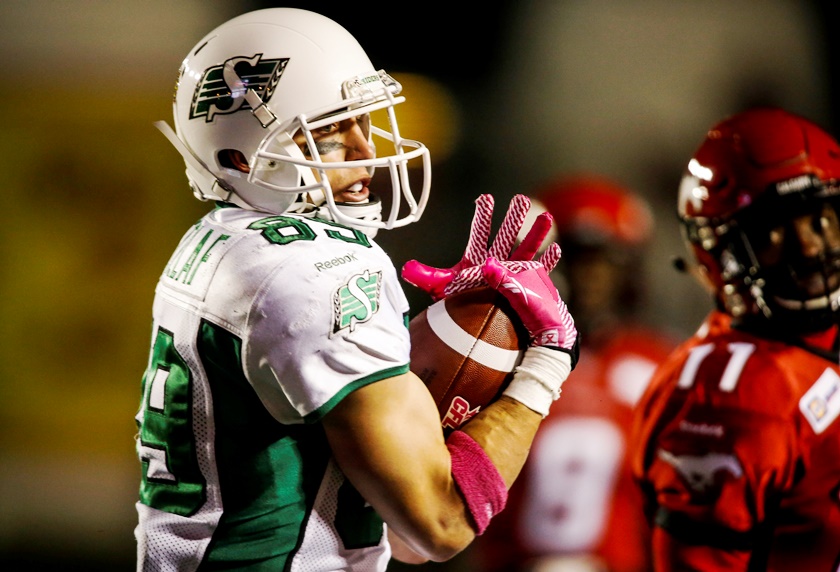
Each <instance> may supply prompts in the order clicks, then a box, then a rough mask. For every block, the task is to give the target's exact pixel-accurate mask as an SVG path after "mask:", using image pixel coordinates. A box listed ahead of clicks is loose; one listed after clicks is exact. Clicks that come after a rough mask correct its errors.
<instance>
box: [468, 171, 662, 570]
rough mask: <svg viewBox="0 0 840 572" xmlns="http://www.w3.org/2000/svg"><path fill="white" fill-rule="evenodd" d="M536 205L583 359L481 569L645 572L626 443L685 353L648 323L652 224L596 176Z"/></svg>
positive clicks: (544, 193)
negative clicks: (656, 374)
mask: <svg viewBox="0 0 840 572" xmlns="http://www.w3.org/2000/svg"><path fill="white" fill-rule="evenodd" d="M533 198H534V204H535V206H540V205H542V206H543V207H544V209H546V210H548V211H549V212H551V214H552V215H553V216H554V217H555V222H556V231H557V233H558V236H557V239H558V242H559V243H560V246H561V247H562V249H563V256H562V258H561V260H560V266H558V270H556V271H555V272H554V273H553V274H552V278H553V279H555V280H556V282H557V285H558V288H559V290H560V292H561V293H562V294H563V296H564V299H565V300H567V301H568V305H569V308H570V310H571V311H572V312H574V316H575V323H576V324H577V326H578V328H579V331H580V332H581V336H582V337H581V343H582V346H581V358H580V362H579V364H578V367H577V368H576V369H575V372H574V383H571V384H568V386H566V387H564V389H563V397H562V399H560V400H558V401H557V402H556V403H555V404H554V407H553V408H552V409H551V412H550V414H549V416H548V417H547V418H546V420H545V421H544V423H543V425H542V427H541V428H540V431H539V433H538V434H537V437H536V439H535V441H534V445H533V447H532V451H531V455H530V456H529V459H528V463H527V464H526V467H525V469H524V472H523V476H522V477H521V478H520V480H519V481H518V482H517V483H516V485H515V486H514V487H513V488H512V489H511V495H510V498H509V501H508V506H507V508H506V509H505V510H504V511H503V512H502V513H501V514H500V515H498V516H497V517H496V519H495V520H494V521H493V523H492V525H491V526H490V527H489V529H488V530H487V532H486V533H485V534H484V535H483V536H482V537H479V539H478V541H477V543H476V544H475V546H474V548H473V556H474V560H475V561H476V563H477V569H479V570H482V571H484V572H502V571H506V572H511V571H520V572H523V571H529V572H535V571H540V572H545V571H551V572H559V571H564V572H566V571H572V570H574V571H575V572H580V571H585V572H594V571H599V572H601V571H609V572H641V571H644V570H647V569H648V566H649V558H648V551H647V545H648V539H647V526H646V524H645V523H644V520H643V514H642V510H641V499H640V496H639V493H638V492H637V491H636V489H635V488H634V486H633V483H632V481H631V479H630V471H629V465H628V464H627V458H626V449H627V447H626V441H627V438H628V432H629V429H630V423H631V419H632V407H633V405H634V404H635V402H636V400H637V399H638V397H639V396H640V395H641V392H642V391H643V389H644V387H645V385H646V384H647V382H648V380H649V378H650V375H651V374H652V372H653V370H654V368H655V366H656V365H657V364H658V362H659V361H661V360H662V359H664V357H665V356H666V355H667V353H668V352H669V351H670V349H672V348H673V346H674V345H675V340H674V339H672V338H671V336H670V335H667V334H665V333H662V332H659V331H656V330H653V329H652V328H651V327H648V326H645V325H644V324H642V323H641V321H640V320H639V318H638V315H639V311H640V309H641V307H642V305H643V302H644V291H645V284H644V276H645V274H644V272H643V271H642V269H641V264H642V262H643V258H644V255H645V249H646V247H647V246H648V244H649V242H650V239H651V237H652V232H653V217H652V214H651V211H650V208H649V206H648V204H647V203H646V202H645V201H644V200H643V199H642V198H641V197H640V196H639V195H637V194H636V193H634V192H631V191H630V190H628V189H627V188H625V187H623V186H621V185H619V184H618V183H616V182H613V181H611V180H607V179H605V178H603V177H601V176H595V175H592V174H588V173H584V174H580V175H573V176H568V177H564V178H560V179H557V180H554V181H552V182H550V183H549V184H548V185H546V186H544V187H542V188H539V189H538V190H537V192H536V193H535V194H534V195H533ZM534 210H537V209H534Z"/></svg>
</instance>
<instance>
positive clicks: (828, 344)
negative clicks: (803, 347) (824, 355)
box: [802, 324, 838, 351]
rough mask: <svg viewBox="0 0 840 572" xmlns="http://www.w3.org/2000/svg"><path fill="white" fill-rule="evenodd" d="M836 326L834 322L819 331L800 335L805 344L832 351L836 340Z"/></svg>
mask: <svg viewBox="0 0 840 572" xmlns="http://www.w3.org/2000/svg"><path fill="white" fill-rule="evenodd" d="M837 329H838V326H837V325H836V324H835V325H833V326H831V327H830V328H828V329H827V330H823V331H821V332H812V333H809V334H803V335H802V341H803V342H805V343H806V344H807V345H809V346H811V347H815V348H819V349H821V350H826V351H832V350H833V349H834V344H835V341H836V340H837Z"/></svg>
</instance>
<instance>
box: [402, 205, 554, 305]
mask: <svg viewBox="0 0 840 572" xmlns="http://www.w3.org/2000/svg"><path fill="white" fill-rule="evenodd" d="M493 203H494V201H493V196H492V195H481V196H479V197H478V199H476V201H475V204H476V208H475V215H474V216H473V221H472V226H471V229H470V237H469V239H468V241H467V248H466V250H465V251H464V255H463V256H462V257H461V260H459V261H458V263H457V264H455V266H452V267H451V268H435V267H433V266H428V265H426V264H423V263H422V262H418V261H417V260H409V261H408V262H406V263H405V265H404V266H403V269H402V277H403V279H404V280H405V281H406V282H408V283H409V284H412V285H414V286H416V287H418V288H420V289H421V290H423V291H425V292H427V293H428V294H429V295H431V297H432V299H433V300H434V301H438V300H440V299H442V298H445V297H446V296H449V295H451V294H455V293H456V292H460V291H462V290H467V289H469V288H475V287H477V286H482V285H483V284H484V277H483V275H482V273H481V265H482V264H483V263H484V261H485V260H487V258H488V257H489V256H492V257H494V258H496V259H497V260H499V261H501V263H502V264H503V265H505V266H506V267H508V268H510V269H511V270H515V271H518V270H522V269H525V268H533V267H535V266H536V265H537V262H535V261H532V260H531V259H532V258H533V257H534V255H535V254H536V253H537V251H538V250H539V248H540V245H542V242H543V240H544V239H545V237H546V235H547V234H548V232H549V231H550V230H551V224H552V220H553V219H552V217H551V215H550V214H549V213H547V212H545V213H542V214H540V215H539V216H538V217H537V218H536V220H535V221H534V224H533V225H532V227H531V229H530V230H529V231H528V234H527V235H526V236H525V238H524V239H523V240H522V242H521V244H519V246H517V247H516V249H515V250H513V252H511V250H512V249H513V246H514V244H515V243H516V237H517V236H518V234H519V231H520V230H521V229H522V225H523V224H524V222H525V218H526V216H527V214H528V209H529V208H530V207H531V200H530V199H529V198H528V197H526V196H525V195H516V196H514V197H513V199H512V200H511V202H510V206H509V207H508V211H507V213H506V214H505V218H504V220H503V221H502V225H501V226H500V227H499V231H498V232H497V233H496V237H495V239H494V240H493V244H492V245H491V246H490V248H489V249H488V247H487V243H488V241H489V240H490V229H491V225H492V219H493ZM552 246H553V247H556V248H549V249H548V250H547V251H546V253H545V254H544V255H543V256H542V257H541V258H540V262H539V263H540V264H542V265H543V266H545V267H546V269H547V271H548V272H551V269H552V268H554V266H555V265H556V264H557V261H558V260H559V258H560V250H559V247H557V245H552Z"/></svg>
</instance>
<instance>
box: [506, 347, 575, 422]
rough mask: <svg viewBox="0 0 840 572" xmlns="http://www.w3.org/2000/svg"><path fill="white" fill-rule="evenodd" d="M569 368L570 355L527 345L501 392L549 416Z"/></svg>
mask: <svg viewBox="0 0 840 572" xmlns="http://www.w3.org/2000/svg"><path fill="white" fill-rule="evenodd" d="M571 371H572V357H571V356H570V355H569V354H568V353H566V352H563V351H559V352H558V351H556V350H554V349H551V348H544V347H530V348H528V349H527V350H525V355H524V356H523V358H522V363H520V364H519V365H518V366H517V367H516V369H515V370H514V374H513V379H512V380H511V381H510V384H508V386H507V388H505V390H504V391H503V392H502V395H507V396H508V397H511V398H513V399H515V400H517V401H518V402H520V403H522V404H523V405H525V406H526V407H528V408H529V409H531V410H533V411H536V412H537V413H539V414H540V415H542V416H543V417H545V416H546V415H548V410H549V408H550V407H551V404H552V403H553V402H554V401H555V400H556V399H557V398H558V397H560V388H561V386H562V385H563V382H564V381H566V378H567V377H568V376H569V372H571Z"/></svg>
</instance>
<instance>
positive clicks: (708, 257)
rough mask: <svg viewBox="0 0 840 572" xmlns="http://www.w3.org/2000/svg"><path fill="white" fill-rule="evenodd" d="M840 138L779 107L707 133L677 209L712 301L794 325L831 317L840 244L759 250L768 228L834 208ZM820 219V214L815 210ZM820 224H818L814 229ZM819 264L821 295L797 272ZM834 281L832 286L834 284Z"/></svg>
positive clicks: (816, 324)
mask: <svg viewBox="0 0 840 572" xmlns="http://www.w3.org/2000/svg"><path fill="white" fill-rule="evenodd" d="M838 179H840V147H838V144H837V141H836V140H835V139H833V138H832V137H831V136H830V135H828V134H827V133H826V132H825V131H823V130H822V129H821V128H820V127H818V126H817V125H815V124H814V123H812V122H810V121H808V120H806V119H804V118H802V117H799V116H797V115H794V114H791V113H789V112H786V111H783V110H781V109H775V108H758V109H752V110H749V111H745V112H743V113H739V114H737V115H734V116H732V117H729V118H727V119H724V120H723V121H721V122H720V123H718V124H717V125H715V126H714V127H712V129H711V130H709V132H708V133H707V134H706V138H705V139H704V141H703V142H702V144H701V145H700V147H699V148H698V149H697V151H696V152H695V153H694V156H693V157H692V159H691V160H690V161H689V163H688V166H687V169H686V172H685V174H684V175H683V178H682V182H681V183H680V188H679V198H678V214H679V217H680V220H681V222H682V229H683V236H684V238H685V239H686V241H687V243H688V249H689V251H690V252H692V253H693V254H694V257H695V258H696V261H697V265H698V266H697V269H698V270H699V274H700V275H701V280H703V281H705V282H707V283H708V285H710V286H711V289H712V290H713V292H714V294H715V298H716V302H717V304H718V307H719V308H720V309H721V310H723V311H725V312H727V313H729V314H730V315H732V316H733V317H735V318H745V319H748V318H750V317H753V316H762V317H764V318H768V319H769V318H772V319H773V321H774V323H775V324H778V325H785V326H786V327H787V328H790V329H797V330H799V331H809V330H811V331H813V330H818V329H824V328H825V327H827V326H828V325H830V324H831V323H834V322H836V321H837V317H836V316H837V313H836V312H837V310H838V299H839V298H840V289H838V288H837V286H831V287H829V283H830V282H832V280H833V281H834V282H836V278H832V280H829V277H834V276H836V275H840V252H838V250H840V249H837V248H835V249H825V250H826V251H825V252H823V253H822V254H821V255H820V256H819V257H818V259H810V260H807V259H806V257H804V256H803V255H802V254H797V253H796V252H794V250H792V249H791V248H788V249H787V250H785V251H784V253H783V254H782V256H781V260H779V261H778V262H777V263H774V264H771V265H768V264H765V265H762V264H760V263H759V261H758V257H757V256H756V253H758V252H761V250H760V249H762V248H764V245H766V244H767V243H768V240H769V238H768V237H769V234H770V232H771V230H772V229H775V228H779V226H780V225H784V224H785V223H790V221H792V220H793V219H794V217H797V216H799V215H802V214H812V215H816V214H817V213H822V212H823V209H826V208H828V209H829V211H828V212H829V214H830V215H831V217H833V218H834V219H835V220H836V216H835V215H836V214H837V213H838V212H840V198H838V197H840V187H838ZM817 218H819V217H817ZM819 232H822V230H819ZM809 272H810V273H814V272H820V273H821V274H822V276H823V277H824V280H823V284H824V285H825V286H824V288H823V290H824V291H823V292H822V293H821V295H820V296H818V297H814V296H813V294H806V293H805V290H804V288H802V287H801V286H799V284H798V279H799V278H798V277H801V276H804V275H806V274H808V273H809ZM832 288H833V291H831V290H832Z"/></svg>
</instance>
